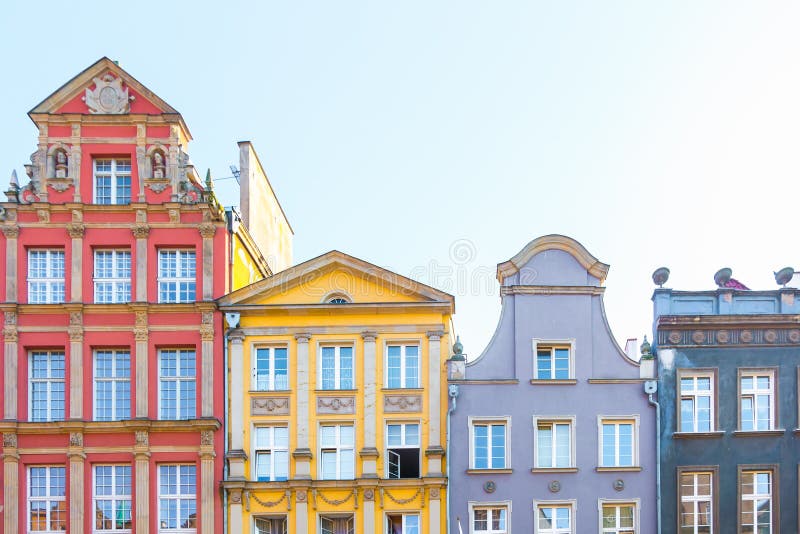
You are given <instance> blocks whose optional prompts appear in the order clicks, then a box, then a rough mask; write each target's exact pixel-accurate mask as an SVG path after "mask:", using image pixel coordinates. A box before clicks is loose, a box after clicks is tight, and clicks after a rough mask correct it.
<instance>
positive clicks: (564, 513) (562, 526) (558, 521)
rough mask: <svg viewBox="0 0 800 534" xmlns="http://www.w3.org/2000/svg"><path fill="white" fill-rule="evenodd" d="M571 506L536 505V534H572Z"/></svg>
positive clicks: (559, 504)
mask: <svg viewBox="0 0 800 534" xmlns="http://www.w3.org/2000/svg"><path fill="white" fill-rule="evenodd" d="M572 524H573V518H572V506H571V505H569V504H566V503H565V504H561V503H553V504H551V503H547V504H537V505H536V530H535V532H536V534H574V531H573V528H572Z"/></svg>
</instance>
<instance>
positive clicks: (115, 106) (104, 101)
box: [83, 72, 134, 115]
mask: <svg viewBox="0 0 800 534" xmlns="http://www.w3.org/2000/svg"><path fill="white" fill-rule="evenodd" d="M132 100H134V97H133V96H129V95H128V88H127V87H122V78H117V77H115V76H114V75H113V74H111V73H110V72H107V73H105V74H104V75H102V76H100V77H99V78H95V79H94V90H92V89H89V88H88V87H87V88H86V93H85V94H84V96H83V101H84V102H86V106H87V107H88V108H89V113H91V114H93V115H95V114H109V115H121V114H123V113H128V112H130V102H131V101H132Z"/></svg>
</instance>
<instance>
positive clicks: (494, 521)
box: [472, 506, 508, 534]
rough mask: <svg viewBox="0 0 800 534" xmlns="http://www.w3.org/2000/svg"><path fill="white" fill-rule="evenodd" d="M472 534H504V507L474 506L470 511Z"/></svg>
mask: <svg viewBox="0 0 800 534" xmlns="http://www.w3.org/2000/svg"><path fill="white" fill-rule="evenodd" d="M472 532H473V533H474V534H506V533H507V532H508V508H507V507H506V506H480V507H478V506H476V507H474V508H473V509H472Z"/></svg>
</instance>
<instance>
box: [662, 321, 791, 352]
mask: <svg viewBox="0 0 800 534" xmlns="http://www.w3.org/2000/svg"><path fill="white" fill-rule="evenodd" d="M780 317H784V318H786V319H787V320H783V321H776V322H769V321H766V322H765V321H763V320H757V319H755V320H753V322H747V321H745V322H739V321H735V322H732V321H729V322H725V321H719V322H704V321H698V322H690V321H685V322H684V321H681V322H679V323H675V324H670V323H666V324H659V325H658V329H657V331H656V336H657V346H658V347H660V348H662V349H668V348H700V347H780V346H784V347H785V346H789V347H798V348H800V324H798V323H797V322H796V320H795V319H796V316H780ZM689 319H691V318H689Z"/></svg>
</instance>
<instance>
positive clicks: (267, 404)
mask: <svg viewBox="0 0 800 534" xmlns="http://www.w3.org/2000/svg"><path fill="white" fill-rule="evenodd" d="M250 415H289V397H266V398H265V397H254V398H253V399H251V401H250Z"/></svg>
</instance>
